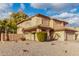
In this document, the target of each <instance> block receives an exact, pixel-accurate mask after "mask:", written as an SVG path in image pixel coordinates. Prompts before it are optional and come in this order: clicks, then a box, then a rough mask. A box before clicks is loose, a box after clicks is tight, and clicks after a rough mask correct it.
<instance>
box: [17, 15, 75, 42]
mask: <svg viewBox="0 0 79 59" xmlns="http://www.w3.org/2000/svg"><path fill="white" fill-rule="evenodd" d="M67 24H68V22H66V21H62V20H58V19H55V18H50V17H48V16H44V15H42V14H37V15H35V16H32V17H30V18H28V19H27V20H24V21H21V22H19V23H18V24H17V26H18V27H19V28H18V29H17V34H25V38H26V39H27V40H36V41H38V39H37V35H36V32H42V31H44V32H46V33H47V40H60V41H64V40H75V32H76V30H74V29H72V28H67V27H65V26H66V25H67ZM70 38H72V39H70Z"/></svg>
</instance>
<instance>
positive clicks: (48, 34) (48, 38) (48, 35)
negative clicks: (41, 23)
mask: <svg viewBox="0 0 79 59" xmlns="http://www.w3.org/2000/svg"><path fill="white" fill-rule="evenodd" d="M46 32H47V40H50V30H47V31H46Z"/></svg>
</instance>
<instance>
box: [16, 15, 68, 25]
mask: <svg viewBox="0 0 79 59" xmlns="http://www.w3.org/2000/svg"><path fill="white" fill-rule="evenodd" d="M35 16H37V17H45V18H48V19H49V20H55V21H60V22H64V23H66V24H68V22H66V21H63V20H58V19H56V18H50V17H49V16H45V15H42V14H36V15H35ZM35 16H32V17H29V18H28V19H26V20H23V21H21V22H19V23H17V25H18V24H20V23H22V22H24V21H27V20H31V18H33V17H35Z"/></svg>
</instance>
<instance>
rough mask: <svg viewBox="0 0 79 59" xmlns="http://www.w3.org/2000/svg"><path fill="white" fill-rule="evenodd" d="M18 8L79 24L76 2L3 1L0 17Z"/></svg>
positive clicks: (28, 13) (6, 15)
mask: <svg viewBox="0 0 79 59" xmlns="http://www.w3.org/2000/svg"><path fill="white" fill-rule="evenodd" d="M20 9H22V11H23V12H24V13H26V14H27V15H29V16H33V15H35V14H38V13H40V14H43V15H46V16H49V17H51V18H58V19H60V20H65V21H67V22H69V25H71V26H79V4H78V3H10V4H8V3H4V4H0V18H5V17H9V15H10V14H11V13H12V12H18V11H19V10H20Z"/></svg>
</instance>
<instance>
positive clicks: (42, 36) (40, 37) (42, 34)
mask: <svg viewBox="0 0 79 59" xmlns="http://www.w3.org/2000/svg"><path fill="white" fill-rule="evenodd" d="M37 38H38V40H39V41H40V42H44V41H46V39H47V33H46V32H37Z"/></svg>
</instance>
